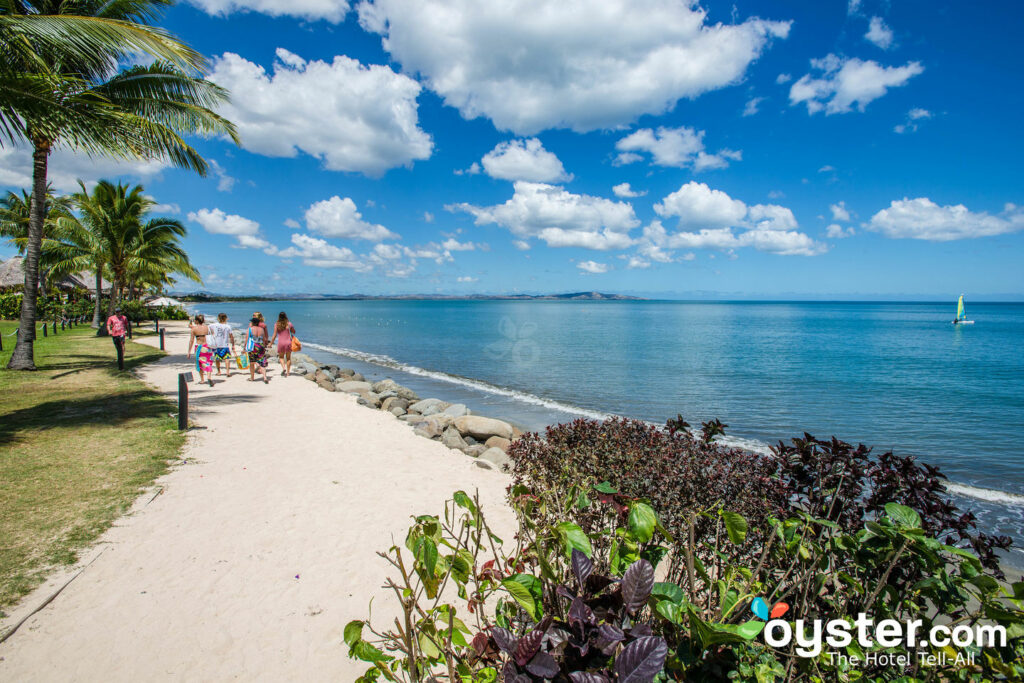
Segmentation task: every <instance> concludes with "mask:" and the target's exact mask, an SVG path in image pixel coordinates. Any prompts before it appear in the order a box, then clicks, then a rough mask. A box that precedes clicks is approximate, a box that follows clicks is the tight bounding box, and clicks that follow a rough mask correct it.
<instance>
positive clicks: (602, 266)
mask: <svg viewBox="0 0 1024 683" xmlns="http://www.w3.org/2000/svg"><path fill="white" fill-rule="evenodd" d="M576 267H577V268H579V269H580V270H582V271H583V272H584V273H590V274H591V275H600V274H601V273H607V272H608V264H607V263H597V262H596V261H580V262H579V263H577V264H576Z"/></svg>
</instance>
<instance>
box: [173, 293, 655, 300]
mask: <svg viewBox="0 0 1024 683" xmlns="http://www.w3.org/2000/svg"><path fill="white" fill-rule="evenodd" d="M178 298H179V299H181V300H182V301H191V302H202V301H353V300H355V301H358V300H379V301H388V300H392V301H643V299H642V298H641V297H636V296H627V295H625V294H607V293H605V292H570V293H568V294H468V295H455V294H399V295H395V296H379V295H375V294H306V293H300V294H269V295H266V296H228V295H221V294H214V293H212V292H193V293H192V294H185V295H182V296H179V297H178Z"/></svg>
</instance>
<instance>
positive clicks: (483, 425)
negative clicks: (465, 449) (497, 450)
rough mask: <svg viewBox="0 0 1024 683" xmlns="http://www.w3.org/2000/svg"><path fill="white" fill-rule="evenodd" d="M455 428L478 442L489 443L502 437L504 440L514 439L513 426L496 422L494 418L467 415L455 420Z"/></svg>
mask: <svg viewBox="0 0 1024 683" xmlns="http://www.w3.org/2000/svg"><path fill="white" fill-rule="evenodd" d="M455 427H456V428H457V429H458V430H459V432H461V433H462V434H469V435H470V436H472V437H473V438H474V439H477V440H478V441H487V439H489V438H491V437H492V436H500V437H502V438H503V439H511V438H512V425H510V424H509V423H508V422H503V421H502V420H495V419H494V418H493V417H480V416H479V415H466V416H464V417H457V418H455Z"/></svg>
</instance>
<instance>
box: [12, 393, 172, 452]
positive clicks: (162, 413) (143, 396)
mask: <svg viewBox="0 0 1024 683" xmlns="http://www.w3.org/2000/svg"><path fill="white" fill-rule="evenodd" d="M170 408H171V406H169V405H168V404H167V401H165V400H164V399H163V398H161V397H159V396H157V395H156V394H153V393H152V392H151V391H148V390H145V389H139V390H137V391H130V392H126V393H123V394H117V395H114V396H101V397H94V398H79V399H76V398H68V399H61V400H58V401H46V402H45V403H39V404H37V405H34V406H32V407H30V408H23V409H21V410H15V411H13V412H10V413H7V414H5V415H4V419H3V421H0V446H9V445H13V444H14V443H17V442H18V441H19V440H20V439H19V438H18V432H21V431H45V430H51V429H74V428H75V427H81V426H84V425H91V424H113V425H117V424H123V423H125V422H127V421H129V420H135V419H139V418H154V417H166V416H167V414H168V412H170V410H169V409H170Z"/></svg>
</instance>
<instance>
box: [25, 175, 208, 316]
mask: <svg viewBox="0 0 1024 683" xmlns="http://www.w3.org/2000/svg"><path fill="white" fill-rule="evenodd" d="M73 200H74V203H75V205H76V206H77V208H78V210H79V214H80V215H79V216H74V215H68V216H63V217H61V218H60V219H59V220H58V221H57V222H56V226H55V228H56V229H55V231H54V232H55V235H54V239H51V240H47V241H45V242H44V243H43V260H44V262H45V263H46V264H47V265H48V266H49V267H50V270H51V272H52V273H53V274H54V276H60V275H64V274H67V273H75V272H81V271H82V270H91V271H93V272H94V273H95V277H96V292H95V300H96V306H95V309H94V313H93V324H94V325H95V326H97V327H98V326H99V325H100V317H101V315H100V298H101V295H102V291H101V286H102V280H101V274H102V273H108V274H109V275H110V278H111V280H112V284H111V292H110V298H109V300H108V302H107V315H110V314H112V313H113V310H114V307H115V306H116V305H117V303H118V301H119V300H120V298H121V292H122V289H123V288H124V287H126V286H132V285H139V284H143V283H150V282H155V281H162V280H166V279H167V278H168V276H169V275H170V274H171V273H180V274H182V275H184V276H185V277H187V278H189V279H191V280H194V281H196V282H202V280H201V278H200V277H199V273H198V271H196V269H195V267H193V265H192V263H191V262H190V261H189V258H188V254H186V253H185V250H184V249H183V248H182V247H181V244H180V240H181V238H183V237H184V236H185V234H186V229H185V226H184V225H182V224H181V222H180V221H177V220H174V219H172V218H163V217H157V218H152V219H148V220H147V217H148V213H149V211H150V209H151V208H152V207H153V206H155V204H156V202H155V201H154V200H153V199H152V198H150V197H147V196H146V195H145V194H144V189H143V187H142V186H141V185H136V186H135V187H131V188H130V187H129V186H127V185H124V184H121V183H118V184H116V185H115V184H113V183H111V182H109V181H107V180H101V181H100V182H99V183H97V184H96V187H94V188H93V190H92V192H89V191H88V190H87V189H86V188H85V186H84V185H82V186H81V191H80V192H77V193H75V195H74V196H73Z"/></svg>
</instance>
